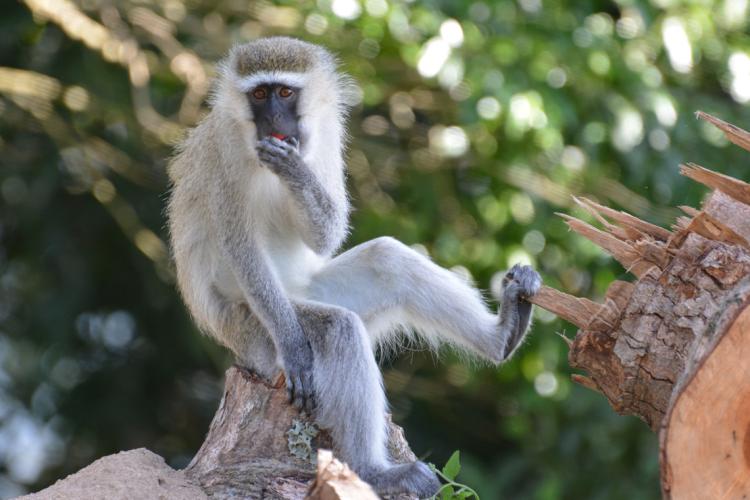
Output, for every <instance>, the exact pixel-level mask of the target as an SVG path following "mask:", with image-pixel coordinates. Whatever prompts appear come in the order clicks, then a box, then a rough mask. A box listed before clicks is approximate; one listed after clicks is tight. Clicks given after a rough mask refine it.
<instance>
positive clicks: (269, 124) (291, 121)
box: [247, 83, 299, 141]
mask: <svg viewBox="0 0 750 500" xmlns="http://www.w3.org/2000/svg"><path fill="white" fill-rule="evenodd" d="M247 100H248V101H249V102H250V109H251V110H252V112H253V120H254V121H255V127H256V128H257V130H258V139H264V138H266V137H268V136H271V135H272V136H274V137H276V138H278V139H281V140H287V139H291V138H295V139H297V140H298V141H299V126H298V121H299V116H298V115H297V101H298V100H299V89H297V88H295V87H290V86H288V85H283V84H280V83H264V84H261V85H258V86H257V87H255V88H253V89H251V90H250V91H249V92H248V93H247Z"/></svg>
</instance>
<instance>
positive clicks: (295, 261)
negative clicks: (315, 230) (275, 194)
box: [266, 231, 323, 298]
mask: <svg viewBox="0 0 750 500" xmlns="http://www.w3.org/2000/svg"><path fill="white" fill-rule="evenodd" d="M266 254H267V256H268V259H269V260H270V264H271V267H272V268H273V271H274V274H275V275H276V276H277V277H278V279H279V280H280V281H281V283H282V285H283V286H284V290H286V292H287V293H288V294H289V295H290V296H292V297H299V298H302V297H303V294H304V290H305V289H306V288H307V286H308V285H309V283H310V279H311V278H312V276H313V275H314V274H315V273H316V272H317V271H318V270H319V269H320V268H321V267H322V265H323V258H322V257H320V256H319V255H317V254H316V253H315V252H313V251H312V250H311V249H310V247H308V246H307V245H306V244H305V243H304V242H303V241H302V239H301V238H300V237H299V235H297V234H295V233H294V232H293V231H289V232H287V233H274V234H271V235H269V237H268V239H267V247H266Z"/></svg>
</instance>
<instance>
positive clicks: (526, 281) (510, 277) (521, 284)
mask: <svg viewBox="0 0 750 500" xmlns="http://www.w3.org/2000/svg"><path fill="white" fill-rule="evenodd" d="M512 282H513V283H515V284H517V286H518V294H519V295H520V296H521V297H531V296H533V295H536V293H537V292H538V291H539V288H541V286H542V278H541V276H539V273H537V272H536V271H535V270H534V268H533V267H531V266H522V265H520V264H516V265H514V266H513V267H511V268H510V270H509V271H508V272H507V273H506V274H505V277H504V278H503V285H504V286H507V285H508V284H510V283H512Z"/></svg>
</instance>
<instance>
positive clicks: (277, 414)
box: [185, 366, 416, 500]
mask: <svg viewBox="0 0 750 500" xmlns="http://www.w3.org/2000/svg"><path fill="white" fill-rule="evenodd" d="M314 429H316V428H315V427H314V426H313V422H312V421H311V420H310V418H308V417H307V416H306V415H304V414H301V413H299V412H298V411H297V410H296V409H294V408H293V407H292V406H291V405H290V404H289V403H288V402H287V396H286V389H285V388H284V383H283V377H280V378H279V379H278V380H277V381H276V383H274V384H269V383H267V382H265V381H264V380H262V379H261V378H259V377H257V376H255V375H254V374H252V373H251V372H248V371H247V370H245V369H243V368H240V367H237V366H233V367H231V368H229V369H228V370H227V372H226V382H225V387H224V395H223V397H222V399H221V403H220V404H219V409H218V410H217V411H216V414H215V415H214V419H213V421H212V422H211V426H210V427H209V430H208V435H207V436H206V439H205V441H204V442H203V445H202V446H201V448H200V449H199V450H198V452H197V453H196V455H195V457H194V458H193V460H192V461H191V462H190V464H189V465H188V466H187V468H186V469H185V475H186V476H187V477H188V479H190V480H191V481H193V482H195V483H197V484H199V485H200V486H201V487H202V488H203V490H204V491H205V492H206V493H207V494H208V496H209V498H211V499H236V498H251V499H277V500H282V499H283V500H302V499H303V498H305V497H306V495H307V492H308V490H309V489H310V487H311V485H312V483H313V481H314V480H315V478H316V474H317V473H318V469H317V468H316V465H315V463H314V462H315V457H316V456H317V452H318V450H319V449H332V450H333V452H334V453H335V452H336V447H335V443H332V442H331V439H330V436H329V435H328V434H327V433H326V432H325V431H324V430H317V432H318V433H317V434H315V433H314V432H313V430H314ZM388 431H389V443H388V445H389V451H390V453H391V456H392V457H393V459H394V460H395V461H396V462H412V461H414V460H416V456H415V455H414V453H412V451H411V449H410V448H409V444H408V443H407V442H406V439H405V438H404V432H403V430H402V429H401V428H400V427H398V426H397V425H395V424H393V423H392V422H390V420H389V421H388ZM313 434H315V435H313ZM339 463H340V462H339ZM324 470H328V469H326V468H325V467H324ZM329 472H330V471H329ZM349 472H350V474H347V477H348V478H349V479H350V480H351V481H350V482H354V480H353V477H355V476H356V474H354V472H351V471H349ZM326 474H328V473H326ZM334 476H335V475H334ZM334 476H331V475H330V474H329V475H327V476H325V477H323V478H321V477H318V485H319V486H320V487H322V486H321V485H322V484H324V483H326V481H327V480H328V479H331V477H334ZM334 479H335V481H339V480H341V479H342V478H341V477H339V476H335V477H334ZM335 481H334V482H335ZM337 484H338V483H337ZM326 488H327V487H326ZM324 489H325V488H324ZM334 490H336V488H334ZM326 491H327V490H326ZM321 498H327V497H321ZM357 498H358V497H357ZM363 498H364V497H363ZM394 498H398V499H399V500H413V499H412V497H410V496H408V495H401V496H398V497H394Z"/></svg>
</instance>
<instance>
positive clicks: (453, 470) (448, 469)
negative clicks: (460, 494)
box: [443, 450, 461, 481]
mask: <svg viewBox="0 0 750 500" xmlns="http://www.w3.org/2000/svg"><path fill="white" fill-rule="evenodd" d="M459 472H461V461H460V458H459V453H458V450H456V451H454V452H453V455H451V457H450V458H449V459H448V462H446V464H445V467H443V474H445V477H447V478H448V479H450V480H451V481H452V480H454V479H456V476H458V473H459Z"/></svg>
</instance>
